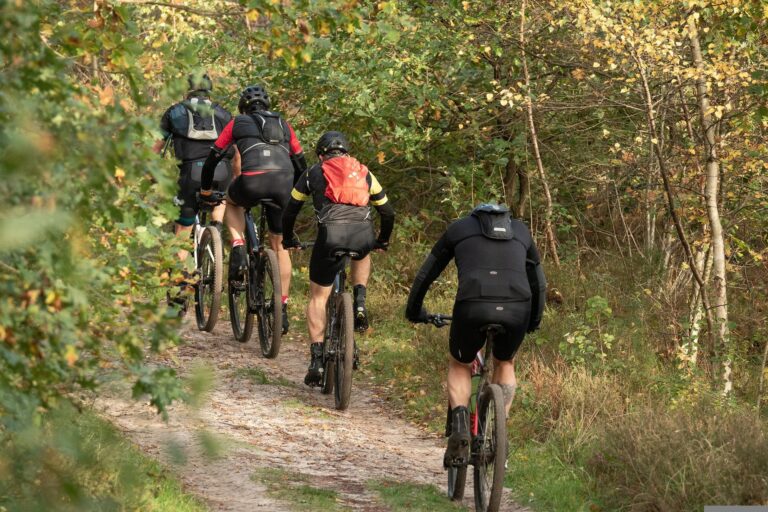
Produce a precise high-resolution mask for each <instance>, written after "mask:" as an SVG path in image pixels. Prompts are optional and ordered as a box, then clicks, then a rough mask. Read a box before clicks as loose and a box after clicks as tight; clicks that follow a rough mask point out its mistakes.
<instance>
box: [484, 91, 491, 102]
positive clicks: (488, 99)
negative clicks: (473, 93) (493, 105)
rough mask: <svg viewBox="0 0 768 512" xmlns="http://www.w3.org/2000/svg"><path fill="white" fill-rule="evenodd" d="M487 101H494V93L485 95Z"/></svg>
mask: <svg viewBox="0 0 768 512" xmlns="http://www.w3.org/2000/svg"><path fill="white" fill-rule="evenodd" d="M485 101H488V102H491V101H493V93H491V92H489V93H487V94H486V95H485Z"/></svg>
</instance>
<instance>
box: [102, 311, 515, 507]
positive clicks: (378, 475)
mask: <svg viewBox="0 0 768 512" xmlns="http://www.w3.org/2000/svg"><path fill="white" fill-rule="evenodd" d="M222 313H223V312H222ZM182 336H183V338H184V340H185V344H184V345H182V346H181V347H179V348H178V349H175V350H174V352H173V353H172V355H170V356H166V357H164V358H162V359H160V360H158V361H157V363H158V364H164V365H169V366H173V367H175V368H176V369H177V370H178V371H179V372H180V373H181V374H182V375H185V376H189V375H191V374H192V373H193V372H194V370H195V368H198V367H203V366H204V367H207V368H209V369H210V371H211V372H212V375H213V381H212V383H211V385H210V389H209V391H208V393H207V396H206V399H205V401H204V402H203V404H202V405H201V406H199V407H197V408H193V407H191V406H189V405H184V404H175V405H173V406H172V407H171V408H170V411H169V415H170V417H169V420H168V421H167V422H164V421H163V420H162V419H161V417H160V416H158V415H157V414H156V412H155V411H154V408H153V407H151V406H150V405H149V404H147V403H146V402H144V403H142V402H137V401H134V400H132V399H131V398H130V397H129V392H128V391H127V390H126V389H125V387H121V386H115V387H113V388H112V391H109V392H107V390H104V391H103V392H102V394H101V396H100V397H99V398H98V399H97V400H96V402H95V407H96V409H97V410H98V411H99V412H100V414H101V415H102V416H103V417H105V418H106V419H108V420H109V421H111V422H112V423H113V424H115V425H116V426H117V427H118V428H119V429H120V430H121V431H123V432H124V433H125V434H126V435H127V436H128V437H129V438H130V439H131V440H132V441H133V442H134V443H135V444H136V445H137V446H138V447H139V448H140V449H141V450H142V451H143V452H145V453H147V454H148V455H150V456H152V457H154V458H156V459H158V460H160V461H161V462H162V463H163V464H165V465H166V466H168V467H169V468H170V469H171V471H172V472H173V473H175V474H176V475H177V476H178V477H179V479H180V480H181V482H182V484H183V486H184V489H185V491H186V492H189V493H191V494H192V495H194V496H197V497H198V498H200V499H201V500H203V501H204V502H205V503H206V504H207V505H208V506H209V507H210V509H211V510H214V511H253V510H269V511H290V510H349V509H352V510H364V511H386V510H461V508H459V507H456V506H455V505H454V504H452V503H450V502H449V501H447V500H445V499H443V498H442V497H441V496H442V495H444V492H445V491H444V489H445V479H446V474H445V472H444V471H443V469H442V454H443V449H444V440H443V439H442V438H441V437H438V436H436V435H435V434H434V433H431V432H428V431H426V430H423V429H421V428H420V427H417V426H415V425H413V424H411V423H409V422H407V421H406V420H404V419H401V418H400V417H399V416H398V415H397V414H395V413H392V412H390V409H389V407H388V405H387V402H386V401H385V400H384V399H383V397H382V396H380V395H378V394H377V393H376V392H375V390H372V389H366V388H365V387H364V385H363V383H361V382H360V381H359V379H357V380H356V381H355V383H354V387H353V390H352V398H351V404H350V407H349V409H348V410H347V411H343V412H341V411H337V410H335V409H334V403H333V395H323V394H321V393H320V391H319V389H317V388H314V389H310V388H308V387H307V386H305V385H304V384H303V377H304V373H305V371H306V364H307V359H308V350H307V345H306V342H305V340H304V339H302V337H301V336H300V335H298V334H297V333H296V329H294V330H293V332H292V333H289V334H288V335H287V336H284V337H283V343H282V347H281V350H280V354H279V355H278V357H277V358H276V359H272V360H270V359H264V358H263V357H261V353H260V350H259V346H258V341H257V334H256V332H255V331H254V335H253V337H252V339H251V341H250V342H249V343H245V344H240V343H238V342H236V341H234V339H233V338H232V336H231V330H230V327H229V323H228V322H227V321H226V320H225V319H220V321H219V323H218V325H217V327H216V329H215V331H214V332H213V333H212V334H208V333H202V332H199V331H198V330H197V329H196V327H195V323H194V314H193V313H192V312H190V313H189V314H188V315H187V317H186V319H185V320H184V323H183V327H182ZM363 364H364V354H363ZM470 474H471V471H470ZM414 492H416V494H417V495H419V496H416V497H414V498H413V499H414V502H413V503H411V504H409V503H408V502H407V501H408V499H407V495H409V493H411V494H412V493H414ZM420 495H430V497H429V500H431V501H429V500H428V501H427V502H424V501H423V500H424V499H426V498H424V496H420ZM403 497H406V502H405V503H403V502H402V498H403ZM398 498H399V499H400V502H399V503H400V504H399V505H398V504H397V499H398ZM393 500H394V501H393ZM419 500H422V503H423V504H422V505H418V504H417V502H418V501H419ZM463 505H464V506H466V507H467V508H468V509H473V508H474V506H473V505H474V501H473V497H472V476H468V478H467V491H466V496H465V498H464V503H463ZM500 510H502V511H513V512H518V511H523V510H525V509H523V508H521V507H520V506H518V505H517V504H515V503H514V502H513V500H512V497H511V495H510V493H509V492H508V490H505V496H504V498H503V501H502V506H501V509H500Z"/></svg>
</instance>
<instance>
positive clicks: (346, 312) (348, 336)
mask: <svg viewBox="0 0 768 512" xmlns="http://www.w3.org/2000/svg"><path fill="white" fill-rule="evenodd" d="M336 314H337V315H338V319H339V344H338V347H337V350H336V357H335V365H334V366H335V368H334V372H335V375H334V379H333V380H334V385H335V387H336V389H335V391H334V397H335V398H336V408H337V409H339V410H341V411H343V410H345V409H346V408H347V407H349V397H350V396H351V394H352V367H353V365H354V363H355V319H354V317H353V316H352V315H353V310H352V295H351V294H350V293H349V292H345V293H342V294H341V301H340V303H339V310H338V311H337V312H336Z"/></svg>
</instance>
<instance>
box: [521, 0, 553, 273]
mask: <svg viewBox="0 0 768 512" xmlns="http://www.w3.org/2000/svg"><path fill="white" fill-rule="evenodd" d="M525 8H526V0H523V3H522V5H521V7H520V51H521V55H522V61H523V76H524V77H525V93H526V94H525V108H526V111H527V113H528V129H529V130H530V132H531V145H532V146H533V155H534V157H535V158H536V169H538V171H539V179H540V180H541V186H542V187H543V188H544V198H545V199H546V209H545V211H544V233H545V235H546V237H547V247H548V248H549V253H550V254H551V255H552V261H554V263H555V266H556V267H559V266H560V258H559V257H558V255H557V241H556V240H555V233H554V231H553V230H552V194H551V193H550V191H549V183H548V182H547V176H546V173H545V172H544V164H543V163H542V161H541V152H540V151H539V139H538V137H537V136H536V124H535V123H534V122H533V101H532V100H531V94H530V92H531V90H530V82H531V78H530V75H529V74H528V58H527V56H526V54H525Z"/></svg>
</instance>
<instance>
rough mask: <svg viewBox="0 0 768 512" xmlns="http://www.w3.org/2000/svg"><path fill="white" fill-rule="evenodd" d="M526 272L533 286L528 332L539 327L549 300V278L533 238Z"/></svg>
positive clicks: (529, 248)
mask: <svg viewBox="0 0 768 512" xmlns="http://www.w3.org/2000/svg"><path fill="white" fill-rule="evenodd" d="M525 272H526V274H527V275H528V283H529V284H530V286H531V319H530V320H529V322H528V332H533V331H535V330H536V329H538V328H539V324H540V323H541V318H542V316H543V315H544V304H545V302H546V300H547V280H546V278H545V277H544V269H543V268H542V267H541V258H540V257H539V251H538V250H537V249H536V244H534V243H533V240H531V245H530V246H529V247H528V251H527V253H526V255H525Z"/></svg>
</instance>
